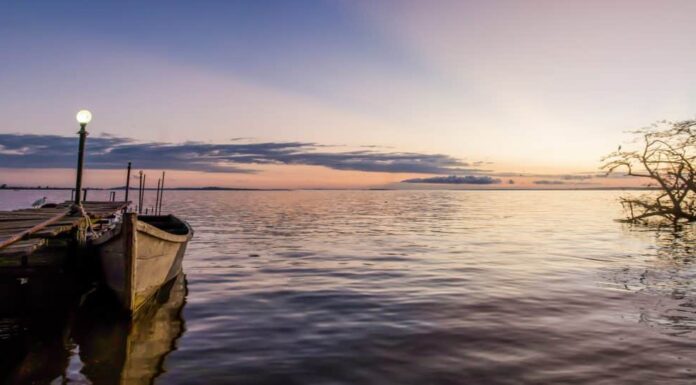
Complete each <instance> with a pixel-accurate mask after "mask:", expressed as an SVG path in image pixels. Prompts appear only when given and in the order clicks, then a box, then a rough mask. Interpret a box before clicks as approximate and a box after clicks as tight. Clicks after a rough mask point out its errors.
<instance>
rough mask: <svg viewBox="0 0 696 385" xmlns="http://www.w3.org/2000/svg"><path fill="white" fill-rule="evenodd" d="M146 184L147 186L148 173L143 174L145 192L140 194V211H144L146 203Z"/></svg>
mask: <svg viewBox="0 0 696 385" xmlns="http://www.w3.org/2000/svg"><path fill="white" fill-rule="evenodd" d="M145 186H147V174H143V192H142V193H141V196H140V208H141V210H140V213H142V207H143V205H144V204H145V190H146V189H147V187H145Z"/></svg>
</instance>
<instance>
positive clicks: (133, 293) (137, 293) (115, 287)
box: [93, 213, 193, 313]
mask: <svg viewBox="0 0 696 385" xmlns="http://www.w3.org/2000/svg"><path fill="white" fill-rule="evenodd" d="M192 237H193V229H191V226H189V225H188V223H186V222H185V221H183V220H181V219H179V218H177V217H175V216H174V215H149V216H148V215H137V214H136V213H125V214H124V215H123V220H122V222H121V224H120V226H116V227H115V228H114V234H112V235H110V236H103V237H101V238H99V239H97V240H95V242H94V243H93V244H94V245H95V246H96V247H97V250H98V255H99V259H100V265H101V270H102V277H103V281H104V282H105V283H106V285H107V286H108V287H109V288H110V289H111V290H112V291H113V292H114V293H115V294H116V297H117V298H118V300H119V301H120V302H121V304H122V306H123V307H124V309H125V310H127V311H128V312H130V313H135V312H137V311H138V309H139V308H140V307H141V306H142V305H143V304H145V303H146V302H147V300H148V299H150V298H151V297H152V296H153V295H155V294H156V293H157V291H158V289H159V288H160V287H162V285H164V284H165V283H167V282H169V281H171V280H172V279H173V278H175V277H176V276H177V275H178V274H179V273H180V272H181V261H182V259H183V258H184V252H185V251H186V245H187V243H188V241H189V240H191V238H192Z"/></svg>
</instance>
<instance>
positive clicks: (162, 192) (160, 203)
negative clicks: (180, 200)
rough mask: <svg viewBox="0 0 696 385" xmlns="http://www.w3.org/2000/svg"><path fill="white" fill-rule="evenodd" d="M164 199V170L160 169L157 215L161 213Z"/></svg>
mask: <svg viewBox="0 0 696 385" xmlns="http://www.w3.org/2000/svg"><path fill="white" fill-rule="evenodd" d="M163 199H164V171H162V186H160V197H159V206H158V207H157V212H158V214H157V215H162V200H163Z"/></svg>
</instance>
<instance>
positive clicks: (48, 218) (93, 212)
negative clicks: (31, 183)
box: [0, 202, 127, 267]
mask: <svg viewBox="0 0 696 385" xmlns="http://www.w3.org/2000/svg"><path fill="white" fill-rule="evenodd" d="M71 205H72V202H64V203H61V204H59V205H56V206H55V207H45V208H37V209H21V210H15V211H0V267H1V266H3V265H4V264H8V263H9V264H14V263H13V262H12V261H17V260H21V258H23V257H26V256H27V255H30V254H32V253H34V252H36V251H37V250H39V249H41V248H43V247H44V246H45V245H46V244H47V243H48V241H49V240H50V239H54V238H60V237H63V236H68V235H70V234H71V233H72V231H73V230H74V229H76V228H77V227H78V226H80V225H81V224H83V221H85V218H84V217H82V215H81V214H80V213H79V212H78V213H75V214H71V212H70V207H71ZM82 205H83V208H84V209H85V212H86V213H87V214H88V215H89V217H90V220H91V221H92V222H95V221H98V220H100V219H102V218H105V217H108V216H111V215H113V214H115V213H116V212H118V211H119V210H122V209H124V208H125V207H126V206H127V203H126V202H83V204H82Z"/></svg>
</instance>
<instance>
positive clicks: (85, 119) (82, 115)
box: [76, 110, 92, 124]
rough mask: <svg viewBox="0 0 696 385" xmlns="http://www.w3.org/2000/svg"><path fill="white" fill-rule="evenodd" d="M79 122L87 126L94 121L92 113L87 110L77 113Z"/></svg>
mask: <svg viewBox="0 0 696 385" xmlns="http://www.w3.org/2000/svg"><path fill="white" fill-rule="evenodd" d="M76 118H77V122H78V123H80V124H87V123H89V122H91V121H92V113H91V112H89V111H87V110H80V112H78V113H77V116H76Z"/></svg>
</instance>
